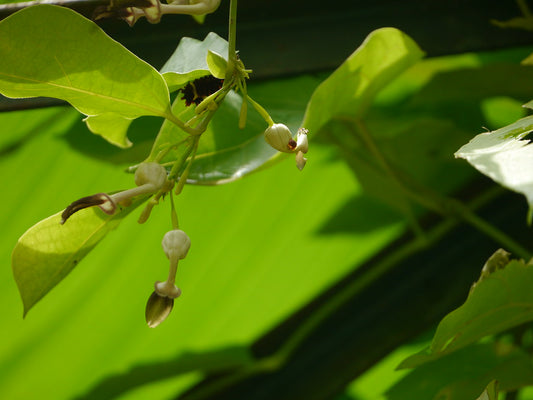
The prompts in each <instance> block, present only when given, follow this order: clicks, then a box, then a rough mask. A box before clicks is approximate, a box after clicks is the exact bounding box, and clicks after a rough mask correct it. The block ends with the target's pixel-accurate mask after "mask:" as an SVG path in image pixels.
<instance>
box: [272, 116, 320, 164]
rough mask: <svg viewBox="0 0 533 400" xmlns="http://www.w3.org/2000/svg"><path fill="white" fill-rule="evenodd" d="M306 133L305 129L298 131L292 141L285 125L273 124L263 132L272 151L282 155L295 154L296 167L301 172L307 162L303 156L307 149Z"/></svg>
mask: <svg viewBox="0 0 533 400" xmlns="http://www.w3.org/2000/svg"><path fill="white" fill-rule="evenodd" d="M307 133H308V130H307V129H305V128H300V129H298V133H297V135H296V140H294V139H293V137H292V133H291V131H290V129H289V128H288V127H287V126H286V125H284V124H273V125H271V126H269V127H268V128H267V129H266V130H265V133H264V136H265V141H266V142H267V143H268V144H269V145H270V146H272V147H273V148H274V149H276V150H278V151H281V152H283V153H296V166H297V167H298V169H299V170H300V171H301V170H302V169H303V168H304V166H305V163H306V162H307V158H304V156H303V155H304V154H305V153H307V151H308V149H309V142H308V139H307Z"/></svg>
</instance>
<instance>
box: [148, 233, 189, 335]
mask: <svg viewBox="0 0 533 400" xmlns="http://www.w3.org/2000/svg"><path fill="white" fill-rule="evenodd" d="M161 245H162V246H163V251H164V252H165V254H166V256H167V258H168V259H169V261H170V268H169V271H168V278H167V280H166V281H163V282H160V281H157V282H156V283H155V284H154V292H153V293H152V294H151V295H150V298H149V299H148V303H147V304H146V312H145V317H146V323H147V324H148V326H149V327H150V328H155V327H156V326H158V325H159V324H160V323H161V322H163V321H164V320H165V319H166V318H167V317H168V315H169V314H170V311H172V307H173V306H174V299H176V298H178V297H179V296H180V295H181V289H180V288H179V287H177V286H176V285H175V283H174V282H175V281H176V271H177V269H178V261H179V260H182V259H184V258H185V256H187V253H188V252H189V248H190V247H191V240H190V239H189V236H187V234H186V233H185V232H183V231H182V230H179V229H174V230H172V231H170V232H167V233H166V234H165V236H164V237H163V241H162V243H161Z"/></svg>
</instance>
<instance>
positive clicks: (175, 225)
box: [169, 190, 180, 230]
mask: <svg viewBox="0 0 533 400" xmlns="http://www.w3.org/2000/svg"><path fill="white" fill-rule="evenodd" d="M169 196H170V220H171V221H172V229H174V230H176V229H179V228H180V224H179V222H178V213H176V205H175V204H174V194H173V193H172V190H171V191H170V193H169Z"/></svg>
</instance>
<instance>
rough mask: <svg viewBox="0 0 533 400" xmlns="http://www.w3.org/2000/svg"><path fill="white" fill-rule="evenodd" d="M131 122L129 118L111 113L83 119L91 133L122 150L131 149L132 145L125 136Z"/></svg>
mask: <svg viewBox="0 0 533 400" xmlns="http://www.w3.org/2000/svg"><path fill="white" fill-rule="evenodd" d="M131 122H132V120H131V119H130V118H123V117H121V116H120V115H117V114H112V113H104V114H100V115H93V116H89V117H87V118H85V123H86V124H87V126H88V127H89V129H90V130H91V131H92V132H94V133H96V134H98V135H100V136H103V137H104V138H105V139H106V140H107V141H108V142H109V143H112V144H114V145H115V146H118V147H122V148H127V147H131V145H132V144H133V143H131V141H130V140H129V139H128V136H127V132H128V128H129V127H130V124H131Z"/></svg>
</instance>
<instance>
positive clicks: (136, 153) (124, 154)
mask: <svg viewBox="0 0 533 400" xmlns="http://www.w3.org/2000/svg"><path fill="white" fill-rule="evenodd" d="M162 123H163V120H162V119H161V118H157V117H141V118H137V119H136V120H134V121H133V122H132V124H131V126H130V128H129V130H128V137H129V138H130V140H131V141H132V142H133V146H132V147H130V148H128V149H121V148H119V147H116V146H114V145H112V144H110V143H109V142H107V141H106V140H105V139H103V138H102V137H101V136H98V135H95V134H93V133H91V132H90V131H89V129H87V126H86V125H85V123H83V122H82V121H81V120H80V121H78V122H77V123H76V124H75V125H73V126H72V128H71V129H70V130H68V131H67V132H66V133H65V134H64V135H63V136H62V139H63V140H65V141H66V142H67V144H68V145H69V146H70V147H71V148H72V150H75V151H77V152H79V153H82V154H84V155H86V156H88V157H91V158H95V159H98V160H101V161H105V162H108V163H111V164H115V165H131V164H137V163H139V162H141V161H143V160H144V159H145V158H146V157H147V156H148V154H150V149H151V147H152V143H153V140H154V138H155V137H156V135H157V132H158V131H159V128H160V127H161V124H162Z"/></svg>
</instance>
